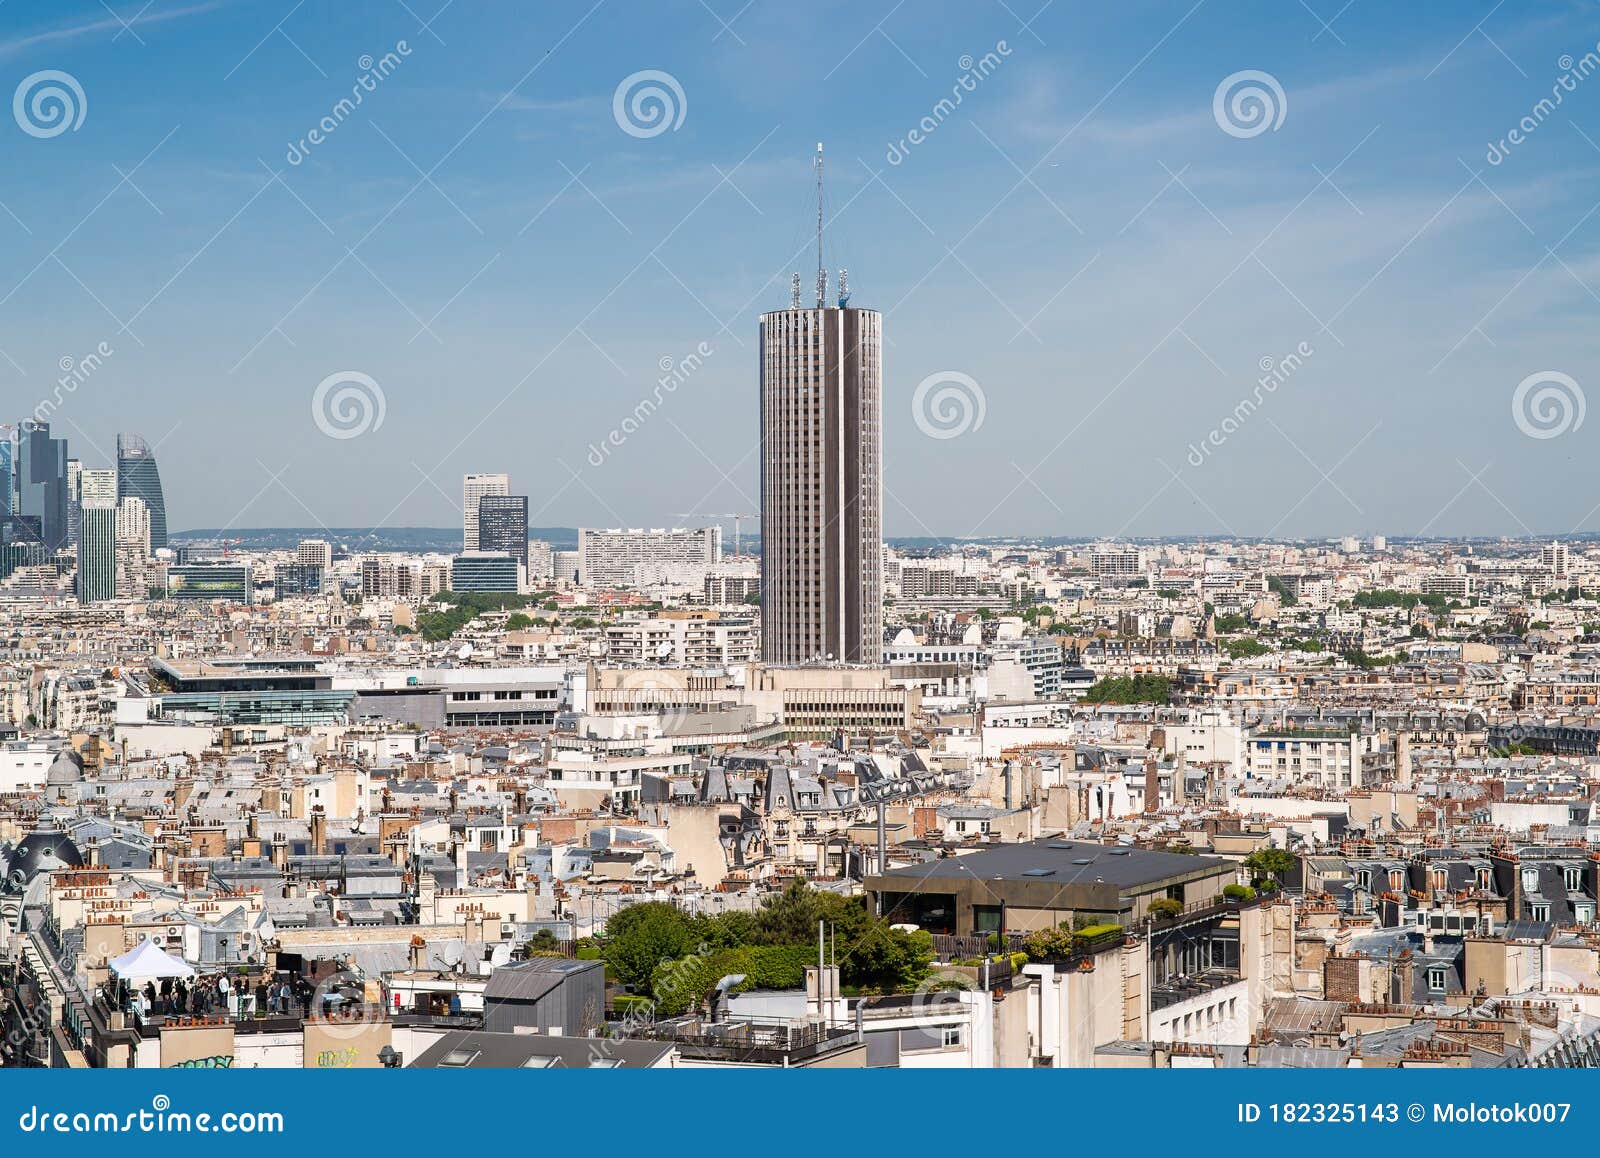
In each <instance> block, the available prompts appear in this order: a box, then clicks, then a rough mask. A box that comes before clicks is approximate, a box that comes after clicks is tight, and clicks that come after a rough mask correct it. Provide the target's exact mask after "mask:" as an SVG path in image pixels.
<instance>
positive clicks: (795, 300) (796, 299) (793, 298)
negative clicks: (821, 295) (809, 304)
mask: <svg viewBox="0 0 1600 1158" xmlns="http://www.w3.org/2000/svg"><path fill="white" fill-rule="evenodd" d="M789 308H790V309H794V310H797V309H799V308H800V274H799V272H798V271H797V272H796V273H795V275H794V280H793V281H791V282H790V283H789Z"/></svg>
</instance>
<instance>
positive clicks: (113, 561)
mask: <svg viewBox="0 0 1600 1158" xmlns="http://www.w3.org/2000/svg"><path fill="white" fill-rule="evenodd" d="M107 473H109V472H107ZM77 592H78V602H79V603H103V602H104V601H106V600H107V599H115V598H116V597H117V508H116V506H115V505H114V504H111V503H104V502H96V501H93V500H91V501H90V502H89V503H86V504H85V505H84V507H83V509H82V511H81V513H80V515H79V522H78V579H77Z"/></svg>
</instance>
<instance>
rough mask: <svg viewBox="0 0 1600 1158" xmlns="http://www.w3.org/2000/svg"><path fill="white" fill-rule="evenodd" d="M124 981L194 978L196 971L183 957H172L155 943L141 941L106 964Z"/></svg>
mask: <svg viewBox="0 0 1600 1158" xmlns="http://www.w3.org/2000/svg"><path fill="white" fill-rule="evenodd" d="M106 964H107V965H108V966H109V967H110V969H111V971H112V972H113V973H115V974H116V975H117V976H118V977H120V978H121V979H122V980H124V981H149V980H152V979H155V978H161V977H181V978H183V979H184V980H188V979H189V978H191V977H193V976H194V969H193V968H192V967H191V966H190V965H189V963H188V962H187V961H185V960H183V959H182V958H181V957H172V956H169V955H168V954H166V953H164V952H162V951H161V950H160V949H159V948H157V946H156V943H155V942H154V941H140V942H139V943H138V944H137V945H135V946H134V947H133V948H132V949H130V950H128V952H126V953H124V954H123V955H122V956H120V957H113V958H112V959H111V960H110V961H108V962H107V963H106Z"/></svg>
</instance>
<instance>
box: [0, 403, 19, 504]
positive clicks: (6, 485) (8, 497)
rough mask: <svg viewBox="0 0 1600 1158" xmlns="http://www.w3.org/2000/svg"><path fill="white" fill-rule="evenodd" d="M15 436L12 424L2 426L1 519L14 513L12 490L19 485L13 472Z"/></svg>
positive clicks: (0, 437)
mask: <svg viewBox="0 0 1600 1158" xmlns="http://www.w3.org/2000/svg"><path fill="white" fill-rule="evenodd" d="M15 437H16V435H15V432H14V431H13V430H12V428H11V427H10V426H0V519H3V518H5V517H6V516H7V515H9V514H11V513H12V507H11V504H12V501H13V500H12V491H14V490H15V489H16V485H17V483H16V479H15V478H13V477H12V473H11V455H12V450H13V444H12V440H13V439H14V438H15Z"/></svg>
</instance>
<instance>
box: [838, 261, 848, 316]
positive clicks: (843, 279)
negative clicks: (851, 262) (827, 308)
mask: <svg viewBox="0 0 1600 1158" xmlns="http://www.w3.org/2000/svg"><path fill="white" fill-rule="evenodd" d="M849 304H850V271H849V270H847V269H841V270H840V271H839V308H840V309H841V310H842V309H844V308H845V307H846V306H848V305H849Z"/></svg>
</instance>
